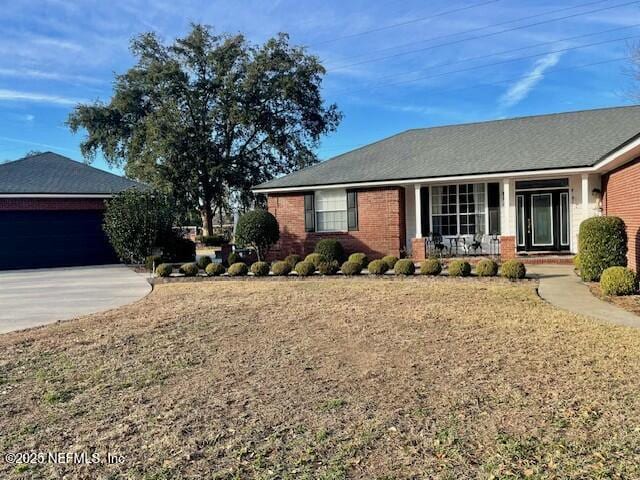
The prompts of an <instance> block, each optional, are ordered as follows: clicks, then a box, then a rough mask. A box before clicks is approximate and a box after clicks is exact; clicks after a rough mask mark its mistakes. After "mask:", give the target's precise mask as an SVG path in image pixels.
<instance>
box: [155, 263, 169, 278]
mask: <svg viewBox="0 0 640 480" xmlns="http://www.w3.org/2000/svg"><path fill="white" fill-rule="evenodd" d="M171 272H173V266H172V265H171V264H170V263H161V264H160V265H158V266H157V267H156V275H157V276H159V277H168V276H170V275H171Z"/></svg>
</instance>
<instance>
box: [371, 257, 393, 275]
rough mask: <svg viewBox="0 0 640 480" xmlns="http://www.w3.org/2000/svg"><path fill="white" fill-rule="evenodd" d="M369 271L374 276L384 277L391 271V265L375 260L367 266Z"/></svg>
mask: <svg viewBox="0 0 640 480" xmlns="http://www.w3.org/2000/svg"><path fill="white" fill-rule="evenodd" d="M367 270H369V273H370V274H372V275H384V274H385V273H386V272H387V270H389V265H387V262H385V261H384V260H373V261H371V262H369V265H367Z"/></svg>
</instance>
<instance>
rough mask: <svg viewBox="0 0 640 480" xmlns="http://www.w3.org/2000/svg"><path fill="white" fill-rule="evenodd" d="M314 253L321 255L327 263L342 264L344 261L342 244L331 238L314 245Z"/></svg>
mask: <svg viewBox="0 0 640 480" xmlns="http://www.w3.org/2000/svg"><path fill="white" fill-rule="evenodd" d="M313 251H314V252H315V253H319V254H320V255H323V256H324V258H326V259H327V261H328V262H334V261H335V262H338V264H340V262H342V261H343V260H344V248H342V244H341V243H340V242H339V241H338V240H335V239H333V238H325V239H323V240H320V241H319V242H318V243H316V248H315V249H314V250H313Z"/></svg>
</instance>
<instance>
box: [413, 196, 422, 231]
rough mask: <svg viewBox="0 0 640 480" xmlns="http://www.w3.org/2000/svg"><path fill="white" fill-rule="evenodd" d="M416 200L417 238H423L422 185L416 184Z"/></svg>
mask: <svg viewBox="0 0 640 480" xmlns="http://www.w3.org/2000/svg"><path fill="white" fill-rule="evenodd" d="M414 188H415V196H414V199H415V202H416V238H422V197H421V196H420V191H421V190H420V189H421V188H422V185H415V187H414Z"/></svg>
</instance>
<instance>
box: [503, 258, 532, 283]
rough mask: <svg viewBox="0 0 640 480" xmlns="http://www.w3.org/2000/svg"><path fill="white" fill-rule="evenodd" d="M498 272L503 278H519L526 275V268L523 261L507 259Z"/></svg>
mask: <svg viewBox="0 0 640 480" xmlns="http://www.w3.org/2000/svg"><path fill="white" fill-rule="evenodd" d="M500 273H501V274H502V276H503V277H504V278H508V279H509V280H519V279H522V278H524V277H525V276H526V275H527V269H526V268H525V266H524V263H522V262H519V261H518V260H507V261H506V262H504V263H503V264H502V268H501V269H500Z"/></svg>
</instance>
